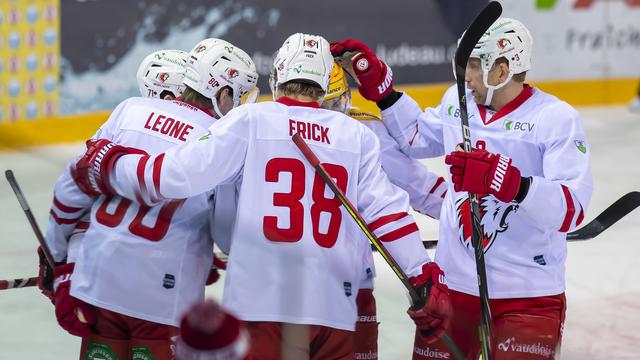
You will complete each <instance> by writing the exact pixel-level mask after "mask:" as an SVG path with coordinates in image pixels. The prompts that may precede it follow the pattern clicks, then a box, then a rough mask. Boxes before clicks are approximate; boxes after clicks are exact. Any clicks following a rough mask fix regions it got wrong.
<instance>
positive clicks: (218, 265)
mask: <svg viewBox="0 0 640 360" xmlns="http://www.w3.org/2000/svg"><path fill="white" fill-rule="evenodd" d="M218 269H220V270H227V263H226V262H224V261H223V260H221V259H218V257H216V256H215V255H213V262H212V264H211V269H209V276H208V277H207V285H212V284H215V283H216V282H217V281H218V280H219V279H220V273H219V272H218Z"/></svg>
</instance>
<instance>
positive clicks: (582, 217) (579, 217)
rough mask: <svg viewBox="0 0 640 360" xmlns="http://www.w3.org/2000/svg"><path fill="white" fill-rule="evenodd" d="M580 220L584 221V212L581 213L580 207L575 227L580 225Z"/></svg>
mask: <svg viewBox="0 0 640 360" xmlns="http://www.w3.org/2000/svg"><path fill="white" fill-rule="evenodd" d="M582 220H584V211H582V206H580V214H578V220H577V221H576V226H578V225H580V224H582Z"/></svg>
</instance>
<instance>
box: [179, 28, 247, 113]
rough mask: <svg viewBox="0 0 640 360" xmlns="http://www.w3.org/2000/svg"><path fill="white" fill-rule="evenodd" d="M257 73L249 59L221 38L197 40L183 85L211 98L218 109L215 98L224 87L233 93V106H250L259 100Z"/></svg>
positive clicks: (215, 108)
mask: <svg viewBox="0 0 640 360" xmlns="http://www.w3.org/2000/svg"><path fill="white" fill-rule="evenodd" d="M257 83H258V72H257V71H256V65H255V64H254V62H253V60H251V57H249V55H248V54H247V53H246V52H244V51H243V50H242V49H239V48H238V47H236V46H234V45H232V44H230V43H229V42H227V41H224V40H221V39H214V38H209V39H205V40H202V41H200V42H199V43H198V44H197V45H196V46H195V47H194V48H193V50H191V52H190V53H189V58H188V59H187V71H186V74H185V77H184V84H185V85H187V86H189V87H190V88H192V89H193V90H195V91H197V92H198V93H200V94H201V95H202V96H204V97H207V98H209V99H211V102H212V103H213V107H214V110H215V111H216V113H218V114H219V115H222V113H221V112H220V110H219V109H218V102H217V101H216V95H218V92H219V91H220V90H221V89H222V88H224V87H225V86H229V87H230V88H231V89H232V90H233V107H236V106H238V105H242V104H246V103H253V102H255V101H256V99H257V98H258V93H259V90H258V88H257V87H256V85H257Z"/></svg>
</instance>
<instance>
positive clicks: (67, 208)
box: [53, 195, 82, 213]
mask: <svg viewBox="0 0 640 360" xmlns="http://www.w3.org/2000/svg"><path fill="white" fill-rule="evenodd" d="M53 204H54V205H55V206H56V207H57V208H58V209H60V211H62V212H66V213H74V212H78V211H80V210H82V208H77V207H73V206H68V205H65V204H63V203H62V202H60V200H58V198H57V197H56V196H55V195H53Z"/></svg>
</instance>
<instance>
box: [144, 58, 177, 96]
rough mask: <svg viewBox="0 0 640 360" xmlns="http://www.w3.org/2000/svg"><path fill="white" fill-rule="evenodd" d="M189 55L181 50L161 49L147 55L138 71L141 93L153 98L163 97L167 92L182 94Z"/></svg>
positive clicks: (174, 94) (175, 94)
mask: <svg viewBox="0 0 640 360" xmlns="http://www.w3.org/2000/svg"><path fill="white" fill-rule="evenodd" d="M187 57H188V54H187V53H186V52H184V51H181V50H160V51H155V52H152V53H151V54H149V55H147V56H146V57H145V58H144V60H142V62H141V63H140V65H139V66H138V71H137V72H136V79H137V81H138V89H139V90H140V94H141V95H142V96H144V97H153V98H162V97H163V96H164V95H165V94H167V93H170V94H171V95H173V96H174V97H178V96H180V95H181V94H182V92H183V91H184V84H183V80H184V74H185V65H186V61H187Z"/></svg>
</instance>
